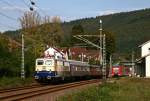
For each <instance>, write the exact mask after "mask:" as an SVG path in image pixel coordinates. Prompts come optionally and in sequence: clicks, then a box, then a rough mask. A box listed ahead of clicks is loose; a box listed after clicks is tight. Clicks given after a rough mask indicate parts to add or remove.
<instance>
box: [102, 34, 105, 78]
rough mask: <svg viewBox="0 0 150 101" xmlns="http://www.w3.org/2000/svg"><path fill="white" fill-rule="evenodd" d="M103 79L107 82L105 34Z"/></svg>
mask: <svg viewBox="0 0 150 101" xmlns="http://www.w3.org/2000/svg"><path fill="white" fill-rule="evenodd" d="M102 39H103V48H102V49H103V52H102V53H103V69H102V70H103V79H104V80H106V42H105V34H104V35H103V38H102Z"/></svg>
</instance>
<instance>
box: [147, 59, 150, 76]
mask: <svg viewBox="0 0 150 101" xmlns="http://www.w3.org/2000/svg"><path fill="white" fill-rule="evenodd" d="M146 77H148V78H150V56H147V57H146Z"/></svg>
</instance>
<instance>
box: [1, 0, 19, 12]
mask: <svg viewBox="0 0 150 101" xmlns="http://www.w3.org/2000/svg"><path fill="white" fill-rule="evenodd" d="M0 1H1V2H3V3H5V4H7V5H8V6H10V7H14V8H16V9H17V10H18V11H20V12H22V10H20V9H19V8H18V7H16V6H14V5H13V4H11V3H10V2H8V1H4V0H0Z"/></svg>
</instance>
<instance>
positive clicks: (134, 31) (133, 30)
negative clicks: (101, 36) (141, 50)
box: [63, 9, 150, 53]
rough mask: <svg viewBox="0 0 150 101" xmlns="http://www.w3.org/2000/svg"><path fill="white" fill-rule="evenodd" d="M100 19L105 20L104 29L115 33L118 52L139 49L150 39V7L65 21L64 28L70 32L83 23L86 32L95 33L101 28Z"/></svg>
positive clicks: (66, 31)
mask: <svg viewBox="0 0 150 101" xmlns="http://www.w3.org/2000/svg"><path fill="white" fill-rule="evenodd" d="M100 19H102V21H103V29H104V30H105V31H109V32H112V33H114V34H115V39H116V48H117V49H116V52H119V53H128V52H131V51H132V50H137V48H138V45H140V44H142V43H143V42H145V41H147V40H150V9H142V10H136V11H131V12H122V13H116V14H110V15H104V16H97V17H95V18H94V17H92V18H84V19H79V20H74V21H71V22H66V23H64V24H63V28H64V31H65V33H67V34H69V33H70V32H71V28H72V27H73V26H74V25H76V24H81V25H82V26H83V28H84V30H85V33H94V32H96V31H97V30H98V29H99V20H100Z"/></svg>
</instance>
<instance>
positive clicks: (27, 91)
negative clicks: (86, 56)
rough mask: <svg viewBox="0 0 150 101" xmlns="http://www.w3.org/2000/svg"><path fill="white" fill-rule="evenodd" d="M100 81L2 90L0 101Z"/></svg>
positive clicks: (34, 95) (21, 98)
mask: <svg viewBox="0 0 150 101" xmlns="http://www.w3.org/2000/svg"><path fill="white" fill-rule="evenodd" d="M97 82H100V80H97V79H96V80H86V81H80V82H74V83H68V84H62V85H50V86H41V87H36V88H30V89H29V88H27V89H22V90H15V91H11V92H3V93H0V101H14V100H15V101H16V100H17V101H20V100H23V99H27V98H31V97H36V96H40V95H44V94H48V93H53V92H57V91H61V90H65V89H68V88H73V87H77V86H81V85H86V84H92V83H97Z"/></svg>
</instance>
